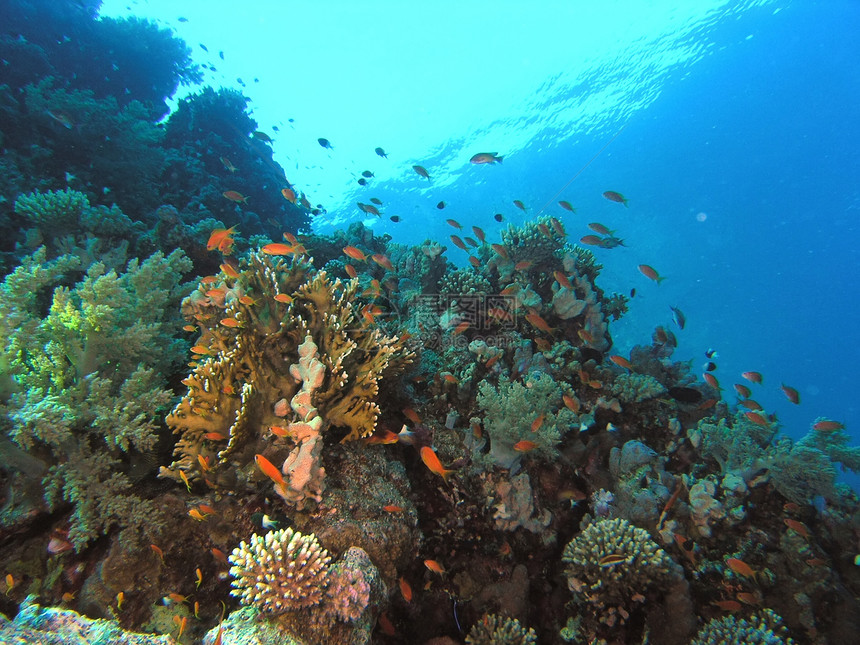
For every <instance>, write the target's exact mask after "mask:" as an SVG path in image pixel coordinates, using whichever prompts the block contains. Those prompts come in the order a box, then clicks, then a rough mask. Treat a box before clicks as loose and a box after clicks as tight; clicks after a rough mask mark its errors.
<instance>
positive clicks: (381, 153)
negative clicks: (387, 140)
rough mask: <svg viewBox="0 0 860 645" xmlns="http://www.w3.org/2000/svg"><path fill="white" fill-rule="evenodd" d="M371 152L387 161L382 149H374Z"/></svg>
mask: <svg viewBox="0 0 860 645" xmlns="http://www.w3.org/2000/svg"><path fill="white" fill-rule="evenodd" d="M373 151H374V152H375V153H376V154H378V155H379V156H380V157H384V158H385V159H388V155H387V154H385V150H383V149H382V148H374V150H373Z"/></svg>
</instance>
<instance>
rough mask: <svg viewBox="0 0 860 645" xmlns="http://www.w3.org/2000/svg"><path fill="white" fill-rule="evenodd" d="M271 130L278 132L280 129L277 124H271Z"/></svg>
mask: <svg viewBox="0 0 860 645" xmlns="http://www.w3.org/2000/svg"><path fill="white" fill-rule="evenodd" d="M272 130H274V131H275V132H280V131H281V129H280V128H279V127H278V126H276V125H273V126H272Z"/></svg>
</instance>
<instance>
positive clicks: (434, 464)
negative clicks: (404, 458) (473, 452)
mask: <svg viewBox="0 0 860 645" xmlns="http://www.w3.org/2000/svg"><path fill="white" fill-rule="evenodd" d="M421 461H423V462H424V465H425V466H427V468H428V469H429V470H430V472H431V473H433V474H434V475H439V476H440V477H441V478H442V479H443V480H444V481H445V482H447V481H448V476H449V475H450V474H451V473H452V472H454V471H453V470H445V468H444V467H443V466H442V462H441V461H439V457H438V456H437V455H436V453H435V452H434V451H433V448H431V447H429V446H424V447H423V448H421Z"/></svg>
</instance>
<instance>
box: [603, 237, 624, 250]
mask: <svg viewBox="0 0 860 645" xmlns="http://www.w3.org/2000/svg"><path fill="white" fill-rule="evenodd" d="M616 246H627V245H626V244H625V243H624V240H622V239H621V238H620V237H613V236H610V237H604V238H603V239H602V240H600V247H601V248H604V249H614V248H615V247H616Z"/></svg>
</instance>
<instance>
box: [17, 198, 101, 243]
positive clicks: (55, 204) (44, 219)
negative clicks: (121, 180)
mask: <svg viewBox="0 0 860 645" xmlns="http://www.w3.org/2000/svg"><path fill="white" fill-rule="evenodd" d="M89 207H90V200H89V199H87V196H86V195H84V194H83V193H80V192H78V191H76V190H71V189H70V188H67V189H66V190H49V191H48V192H44V193H41V192H38V191H34V192H32V193H29V194H27V195H20V196H19V197H18V199H16V200H15V212H16V213H17V214H18V215H20V216H21V217H23V218H24V219H26V220H29V221H30V222H32V223H33V224H35V225H36V226H48V227H51V230H52V231H53V232H54V234H56V231H57V230H61V231H71V230H72V229H73V228H74V227H75V226H77V225H78V224H79V223H80V220H81V214H82V213H83V212H84V211H85V210H86V209H88V208H89Z"/></svg>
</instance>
